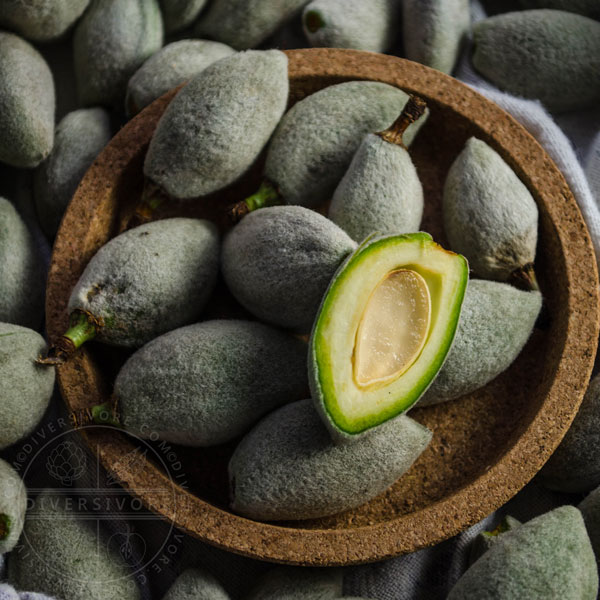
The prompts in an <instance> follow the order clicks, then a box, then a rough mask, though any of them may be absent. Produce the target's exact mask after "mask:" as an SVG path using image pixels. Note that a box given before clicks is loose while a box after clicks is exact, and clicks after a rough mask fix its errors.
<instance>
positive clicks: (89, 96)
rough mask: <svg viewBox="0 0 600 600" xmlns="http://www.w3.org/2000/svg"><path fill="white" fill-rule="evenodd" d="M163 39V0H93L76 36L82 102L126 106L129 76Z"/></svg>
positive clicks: (77, 76) (77, 74)
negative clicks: (159, 2)
mask: <svg viewBox="0 0 600 600" xmlns="http://www.w3.org/2000/svg"><path fill="white" fill-rule="evenodd" d="M162 44H163V24H162V17H161V13H160V8H159V6H158V0H92V1H91V4H90V7H89V8H88V10H87V11H86V12H85V14H84V15H83V18H82V19H81V20H80V21H79V23H78V24H77V27H76V29H75V35H74V37H73V54H74V58H75V75H76V79H77V92H78V95H79V100H80V101H81V103H82V104H83V105H84V106H93V105H101V106H109V107H113V108H115V107H116V108H117V109H121V107H122V106H123V101H124V98H125V91H126V88H127V82H128V81H129V78H130V77H131V76H132V75H133V74H134V73H135V72H136V71H137V69H138V68H139V67H140V66H141V65H142V64H143V62H144V61H145V60H146V59H147V58H149V57H150V56H152V54H154V53H155V52H157V51H158V50H160V48H161V46H162Z"/></svg>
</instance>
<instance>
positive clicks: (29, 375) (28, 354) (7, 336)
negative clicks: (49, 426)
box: [0, 323, 54, 450]
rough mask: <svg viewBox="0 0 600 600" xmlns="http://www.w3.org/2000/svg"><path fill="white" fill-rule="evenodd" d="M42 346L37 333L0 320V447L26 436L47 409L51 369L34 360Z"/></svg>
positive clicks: (43, 348)
mask: <svg viewBox="0 0 600 600" xmlns="http://www.w3.org/2000/svg"><path fill="white" fill-rule="evenodd" d="M46 349H47V346H46V342H45V341H44V338H43V337H42V336H41V335H40V334H39V333H36V332H35V331H32V330H31V329H27V328H26V327H20V326H19V325H12V324H10V323H0V398H2V418H0V450H2V449H3V448H7V447H8V446H11V445H12V444H14V443H15V442H18V441H19V440H20V439H22V438H24V437H26V436H27V435H29V434H30V433H31V432H32V431H33V430H34V429H35V427H36V426H37V424H38V423H39V422H40V420H41V418H42V417H43V416H44V412H46V408H48V404H49V403H50V398H51V397H52V391H53V389H54V369H49V368H48V367H44V366H42V365H38V364H37V363H36V362H35V360H36V359H37V358H38V356H40V355H41V354H43V353H44V352H45V351H46Z"/></svg>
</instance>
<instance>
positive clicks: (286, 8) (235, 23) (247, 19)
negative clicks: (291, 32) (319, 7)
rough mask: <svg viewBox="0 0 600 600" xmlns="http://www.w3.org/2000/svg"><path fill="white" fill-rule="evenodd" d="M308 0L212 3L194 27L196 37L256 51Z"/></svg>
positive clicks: (243, 0) (214, 1) (256, 0)
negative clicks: (257, 47)
mask: <svg viewBox="0 0 600 600" xmlns="http://www.w3.org/2000/svg"><path fill="white" fill-rule="evenodd" d="M306 2H307V0H213V1H212V2H211V4H210V6H209V7H208V10H207V11H206V13H205V14H203V15H201V17H200V20H199V21H198V23H197V24H196V27H195V28H194V33H195V35H197V36H198V37H201V38H204V37H207V38H210V39H215V40H218V41H219V42H223V43H224V44H228V45H229V46H231V47H232V48H235V49H236V50H246V49H248V48H255V47H256V46H258V45H260V44H261V43H262V42H264V41H265V40H266V39H267V38H268V37H269V36H270V35H272V34H273V33H275V31H276V30H277V29H279V26H280V25H283V24H284V23H285V22H286V21H287V20H288V19H290V18H291V17H293V16H294V14H295V13H296V12H297V11H299V10H300V9H301V8H302V7H303V6H304V5H305V4H306Z"/></svg>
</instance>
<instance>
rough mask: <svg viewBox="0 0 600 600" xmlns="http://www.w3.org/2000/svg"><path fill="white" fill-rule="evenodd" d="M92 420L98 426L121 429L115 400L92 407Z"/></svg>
mask: <svg viewBox="0 0 600 600" xmlns="http://www.w3.org/2000/svg"><path fill="white" fill-rule="evenodd" d="M91 411H92V420H93V422H94V423H96V425H112V426H113V427H121V423H119V418H118V415H117V414H116V410H115V403H114V401H113V400H109V401H108V402H104V404H97V405H96V406H92V409H91Z"/></svg>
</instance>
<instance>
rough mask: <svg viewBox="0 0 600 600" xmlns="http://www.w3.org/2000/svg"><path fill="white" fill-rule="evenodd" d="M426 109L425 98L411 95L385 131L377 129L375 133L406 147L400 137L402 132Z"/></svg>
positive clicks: (387, 140)
mask: <svg viewBox="0 0 600 600" xmlns="http://www.w3.org/2000/svg"><path fill="white" fill-rule="evenodd" d="M426 110H427V104H425V100H423V99H422V98H419V97H418V96H411V97H410V98H409V99H408V102H407V103H406V105H405V106H404V109H403V110H402V113H400V116H399V117H398V118H397V119H396V120H395V121H394V123H392V125H391V126H390V127H388V128H387V129H386V130H385V131H379V132H378V133H376V134H375V135H378V136H379V137H380V138H381V139H383V140H385V141H386V142H389V143H390V144H396V146H402V147H406V146H405V145H404V141H403V139H402V138H403V136H404V132H405V131H406V130H407V129H408V126H409V125H411V124H412V123H414V122H416V121H418V120H419V119H420V118H421V116H422V115H423V114H424V113H425V111H426Z"/></svg>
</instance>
